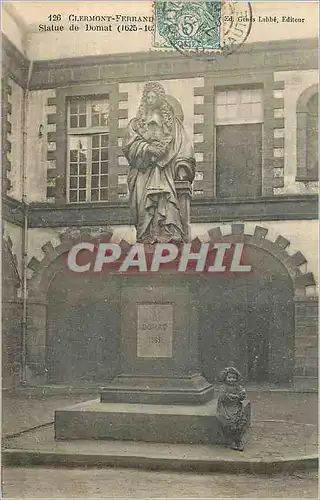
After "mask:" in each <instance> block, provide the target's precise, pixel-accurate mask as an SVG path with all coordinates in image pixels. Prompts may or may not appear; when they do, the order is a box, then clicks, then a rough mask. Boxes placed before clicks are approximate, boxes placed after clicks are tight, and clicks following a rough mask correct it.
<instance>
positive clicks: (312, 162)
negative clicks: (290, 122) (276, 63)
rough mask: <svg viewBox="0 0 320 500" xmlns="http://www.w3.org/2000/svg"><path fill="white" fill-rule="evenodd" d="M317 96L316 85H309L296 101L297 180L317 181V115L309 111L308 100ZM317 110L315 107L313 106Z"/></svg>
mask: <svg viewBox="0 0 320 500" xmlns="http://www.w3.org/2000/svg"><path fill="white" fill-rule="evenodd" d="M317 94H318V85H317V84H315V85H311V86H310V87H308V88H307V89H306V90H305V91H304V92H302V94H301V95H300V97H299V99H298V101H297V108H296V113H297V180H298V181H316V180H318V164H317V159H318V144H317V142H318V141H317V138H318V113H317V112H315V113H314V112H313V111H311V110H310V108H309V106H308V104H309V102H310V100H311V99H312V98H313V97H315V96H316V95H317ZM315 108H316V109H317V106H315Z"/></svg>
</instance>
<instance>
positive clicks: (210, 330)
mask: <svg viewBox="0 0 320 500" xmlns="http://www.w3.org/2000/svg"><path fill="white" fill-rule="evenodd" d="M248 259H249V260H248V261H249V262H250V263H252V265H253V270H252V273H250V274H248V275H246V276H245V275H243V276H232V277H231V276H226V275H220V276H218V275H217V276H213V277H210V278H209V277H206V278H202V279H201V280H199V281H198V285H197V286H198V297H199V310H200V314H199V325H200V328H199V330H200V358H201V365H202V370H203V373H204V375H205V376H206V378H207V379H208V380H210V381H212V382H213V381H215V380H217V377H218V374H219V373H220V371H221V370H222V369H223V368H224V367H226V366H228V365H229V364H233V365H235V366H237V367H238V369H239V370H240V371H241V372H242V374H243V376H244V378H245V379H246V380H250V381H256V382H268V381H269V382H274V383H279V382H290V381H291V380H292V376H293V366H294V361H293V360H294V309H293V285H292V281H291V278H290V276H289V275H288V273H287V271H286V269H285V268H284V266H283V265H282V264H281V263H280V262H279V261H278V260H277V259H276V258H275V257H273V256H272V255H271V254H269V253H267V252H265V251H264V250H261V249H259V248H255V247H248Z"/></svg>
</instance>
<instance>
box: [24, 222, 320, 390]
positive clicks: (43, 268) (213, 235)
mask: <svg viewBox="0 0 320 500" xmlns="http://www.w3.org/2000/svg"><path fill="white" fill-rule="evenodd" d="M112 235H113V231H112V230H111V229H110V230H109V229H108V230H106V231H104V232H102V233H101V234H100V235H99V236H94V235H93V234H92V232H90V230H88V229H83V230H77V231H73V232H72V231H70V232H67V233H65V234H62V235H61V236H60V240H61V243H60V244H59V245H58V246H56V247H54V246H53V245H52V243H51V242H47V243H46V244H45V245H43V246H42V250H43V252H44V258H43V259H42V260H41V261H39V260H38V259H35V258H33V259H32V260H31V261H30V263H29V268H30V269H32V270H33V275H32V277H31V278H30V279H29V281H28V292H29V295H28V296H29V301H28V311H29V318H31V320H30V321H31V323H30V325H28V337H29V334H31V336H32V337H33V338H34V337H35V336H36V337H37V338H38V339H42V340H40V342H41V345H42V347H43V351H42V353H41V352H40V354H39V348H37V349H36V353H37V354H36V355H34V356H33V354H32V346H30V349H29V353H30V356H29V362H28V363H29V367H30V368H31V371H32V372H33V373H35V374H36V376H37V378H36V380H37V383H44V382H45V381H46V367H45V345H46V314H47V302H46V298H47V291H48V287H49V285H50V282H51V280H52V279H53V277H54V276H55V275H56V273H57V272H58V271H59V270H62V269H63V264H62V263H61V259H59V257H60V256H61V255H63V254H65V253H66V252H68V250H70V249H71V248H72V247H73V246H74V245H75V244H77V243H79V242H81V241H90V242H92V243H96V244H97V243H100V242H109V241H110V240H112ZM267 235H268V229H266V228H264V227H261V226H256V227H255V229H254V233H253V234H246V233H245V232H244V224H243V223H233V224H231V231H230V233H229V234H226V235H224V234H222V231H221V228H220V227H215V228H212V229H210V230H209V231H208V236H209V240H210V241H212V242H235V243H245V244H246V245H249V246H254V247H257V248H260V249H261V250H264V251H265V252H268V253H269V254H270V255H271V256H273V257H275V258H276V259H277V260H278V261H279V262H280V263H281V264H282V265H283V267H284V268H285V269H286V271H287V273H288V275H289V276H290V278H291V280H292V285H293V291H294V293H293V298H294V302H295V313H294V314H295V325H296V326H295V332H294V335H295V337H296V336H297V332H298V333H299V325H300V324H301V323H299V322H300V320H301V319H303V320H304V319H305V316H304V315H305V305H304V304H306V303H308V304H309V303H310V299H308V297H307V294H306V289H307V287H310V286H315V284H316V283H315V279H314V276H313V273H311V272H303V271H302V270H301V266H302V265H303V264H306V263H307V259H306V258H305V257H304V255H303V254H302V253H301V252H299V251H298V252H296V253H295V254H294V255H290V254H289V253H288V251H287V250H288V248H289V245H290V241H289V240H288V239H286V238H284V237H283V236H278V237H277V238H276V240H275V241H271V240H269V239H268V238H267ZM200 242H201V241H200V240H199V238H196V239H194V240H193V243H195V244H197V243H200ZM119 244H120V245H121V246H122V247H123V248H126V249H128V248H130V247H131V245H130V244H129V243H127V242H126V241H124V240H122V241H121V242H120V243H119ZM313 302H315V301H313ZM301 304H303V306H301ZM33 318H34V319H33ZM302 323H303V321H302ZM300 330H301V326H300ZM302 365H303V360H302V357H301V356H299V359H298V358H297V359H296V360H295V370H296V371H295V373H296V374H297V375H301V371H303V373H302V374H303V375H305V373H304V370H305V368H304V366H302ZM299 370H300V371H299ZM32 380H33V381H34V378H32Z"/></svg>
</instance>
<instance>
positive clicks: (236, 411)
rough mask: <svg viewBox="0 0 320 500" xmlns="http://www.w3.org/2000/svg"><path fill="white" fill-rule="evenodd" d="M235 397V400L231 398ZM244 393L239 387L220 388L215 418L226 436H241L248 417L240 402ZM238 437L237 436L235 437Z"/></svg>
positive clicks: (226, 386) (224, 386) (226, 385)
mask: <svg viewBox="0 0 320 500" xmlns="http://www.w3.org/2000/svg"><path fill="white" fill-rule="evenodd" d="M232 396H235V398H232ZM245 397H246V393H245V390H244V389H243V387H241V385H238V384H236V385H232V386H230V385H228V384H224V385H223V386H221V388H220V394H219V397H218V403H217V418H218V420H219V422H220V424H221V425H222V427H223V430H224V432H226V433H227V434H230V433H232V434H234V433H236V434H237V435H238V434H240V435H241V434H243V433H244V430H245V427H246V426H247V424H248V417H247V416H246V414H245V413H244V411H243V406H242V401H243V400H244V399H245ZM237 437H238V436H237Z"/></svg>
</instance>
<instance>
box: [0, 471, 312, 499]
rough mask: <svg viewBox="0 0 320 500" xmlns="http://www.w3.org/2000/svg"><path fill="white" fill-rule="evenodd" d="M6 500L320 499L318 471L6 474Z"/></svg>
mask: <svg viewBox="0 0 320 500" xmlns="http://www.w3.org/2000/svg"><path fill="white" fill-rule="evenodd" d="M3 498H19V499H22V498H32V499H33V498H34V499H36V498H42V499H46V498H48V499H49V498H60V499H67V498H77V499H79V498H118V499H119V498H127V499H134V498H139V499H143V498H148V499H151V498H166V499H169V498H189V499H190V498H225V499H226V498H255V499H257V498H259V499H260V500H263V499H267V498H286V499H287V500H289V499H293V498H294V499H299V500H302V499H316V498H318V497H317V471H309V472H301V473H295V474H293V475H290V476H288V475H275V476H255V475H247V474H241V475H230V474H217V473H212V474H196V473H192V472H190V473H177V472H175V473H174V472H172V473H170V472H148V471H139V470H131V469H48V468H5V469H4V470H3Z"/></svg>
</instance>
